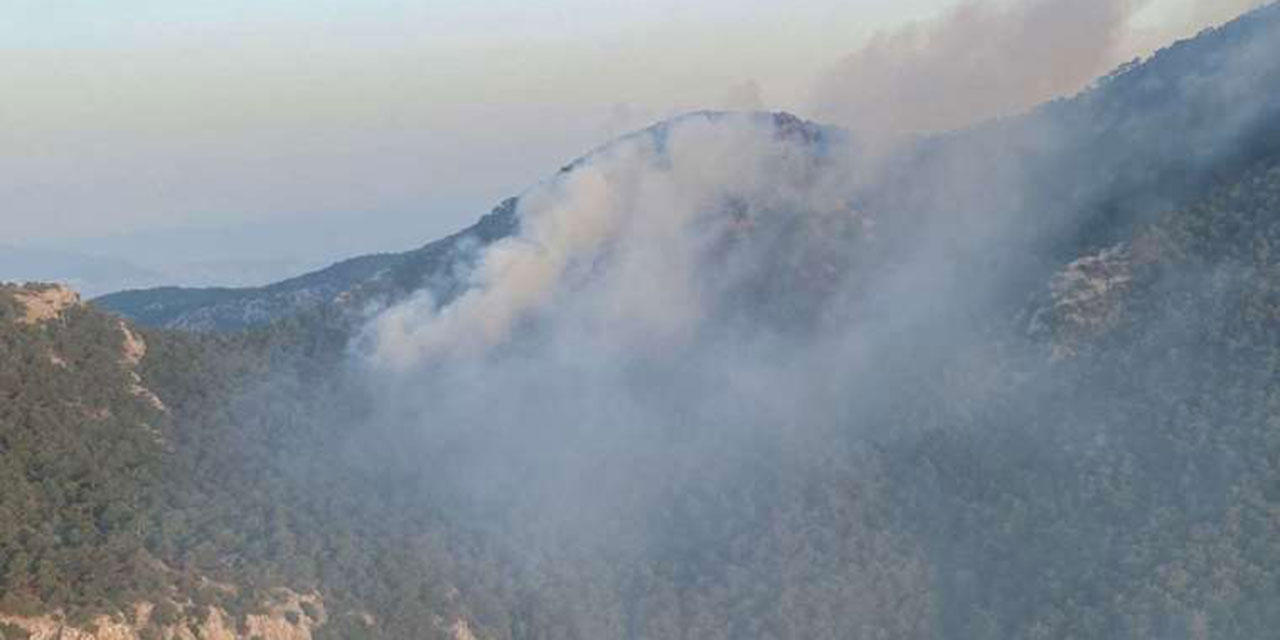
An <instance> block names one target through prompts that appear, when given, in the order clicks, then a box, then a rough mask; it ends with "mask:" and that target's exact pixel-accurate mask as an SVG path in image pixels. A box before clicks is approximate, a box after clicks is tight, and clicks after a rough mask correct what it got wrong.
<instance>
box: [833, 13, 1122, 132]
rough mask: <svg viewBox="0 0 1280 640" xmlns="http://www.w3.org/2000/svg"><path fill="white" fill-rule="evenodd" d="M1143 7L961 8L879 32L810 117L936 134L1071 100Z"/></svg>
mask: <svg viewBox="0 0 1280 640" xmlns="http://www.w3.org/2000/svg"><path fill="white" fill-rule="evenodd" d="M1144 4H1146V0H1026V1H1018V2H1014V3H1012V4H1000V3H995V2H978V1H973V0H970V1H967V2H965V3H963V4H961V5H959V6H958V7H956V8H954V9H952V10H950V11H948V12H947V13H945V14H944V15H942V16H941V17H939V18H937V19H934V20H930V21H925V22H920V23H915V24H911V25H909V26H906V27H904V28H902V29H900V30H897V31H891V32H885V33H881V34H879V35H877V36H875V37H874V38H872V40H871V41H870V42H869V43H868V44H867V45H866V46H864V47H863V48H861V49H860V50H858V51H856V52H854V53H852V54H850V55H849V56H848V57H846V58H845V59H844V60H842V61H840V62H839V63H838V64H836V65H835V66H834V67H833V68H832V69H831V70H829V71H828V72H827V73H826V74H825V75H824V76H823V77H822V80H821V81H820V82H819V84H818V86H817V88H816V91H815V96H814V99H813V101H814V106H813V110H814V113H815V115H816V116H817V117H818V118H820V119H823V120H827V121H831V122H837V123H840V124H844V125H847V126H851V127H854V128H856V129H858V130H859V131H864V132H868V133H872V132H875V133H884V132H909V131H942V130H948V129H955V128H959V127H963V126H966V125H970V124H973V123H975V122H978V121H981V120H985V119H988V118H992V117H997V116H1004V115H1011V114H1014V113H1017V112H1019V111H1022V110H1025V109H1027V108H1029V107H1031V106H1033V105H1035V104H1038V103H1040V102H1044V101H1046V100H1050V99H1052V98H1056V97H1059V96H1063V95H1069V94H1072V93H1075V92H1076V91H1078V90H1079V89H1081V88H1083V87H1084V86H1085V85H1086V84H1087V83H1088V82H1089V81H1090V80H1092V79H1093V78H1095V77H1097V76H1098V75H1100V74H1102V73H1103V72H1105V71H1106V70H1107V69H1108V68H1109V67H1110V66H1112V65H1114V64H1115V63H1116V62H1117V60H1116V58H1117V55H1118V53H1119V48H1120V47H1121V45H1122V44H1124V41H1125V36H1126V33H1127V25H1128V22H1129V19H1130V18H1131V17H1132V16H1133V15H1134V14H1135V12H1136V11H1137V10H1138V9H1140V8H1141V7H1142V6H1143V5H1144Z"/></svg>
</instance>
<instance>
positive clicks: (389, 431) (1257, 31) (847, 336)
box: [0, 5, 1280, 640]
mask: <svg viewBox="0 0 1280 640" xmlns="http://www.w3.org/2000/svg"><path fill="white" fill-rule="evenodd" d="M1277 48H1280V5H1271V6H1269V7H1266V8H1263V9H1260V10H1258V11H1256V12H1254V13H1252V14H1250V15H1248V16H1246V17H1244V18H1242V19H1240V20H1238V21H1236V22H1233V23H1231V24H1229V25H1226V26H1224V27H1222V28H1220V29H1216V30H1211V31H1207V32H1205V33H1203V34H1201V35H1200V36H1198V37H1197V38H1195V39H1193V40H1189V41H1186V42H1182V43H1178V44H1176V45H1174V46H1172V47H1170V48H1168V49H1165V50H1163V51H1161V52H1160V53H1159V54H1157V55H1156V56H1154V57H1153V58H1152V59H1151V60H1149V61H1146V62H1144V63H1142V64H1139V65H1135V66H1128V67H1125V68H1123V69H1121V70H1118V71H1117V73H1115V74H1113V75H1111V76H1108V77H1107V78H1104V79H1102V80H1100V81H1099V82H1098V83H1097V84H1096V86H1095V87H1093V88H1091V89H1090V90H1088V91H1086V92H1084V93H1082V94H1081V95H1079V96H1076V97H1074V98H1071V99H1067V100H1062V101H1058V102H1055V103H1052V104H1049V105H1045V106H1043V107H1041V108H1040V109H1037V110H1035V111H1034V112H1032V113H1030V114H1027V115H1025V116H1021V117H1018V118H1011V119H1008V120H1003V121H998V122H993V123H988V124H985V125H982V126H979V127H975V128H973V129H970V130H966V131H961V132H955V133H950V134H945V135H940V136H930V137H925V138H921V139H917V140H911V141H907V142H904V143H903V144H902V146H900V147H897V148H895V149H893V150H891V152H890V153H888V154H886V155H884V156H877V157H873V158H872V157H867V156H866V155H864V154H862V153H861V149H860V148H858V146H857V142H856V141H851V140H850V139H849V138H848V134H846V133H844V132H841V131H838V130H835V129H832V128H829V127H824V126H821V125H816V124H812V123H807V122H803V121H801V120H799V119H796V118H794V117H792V116H788V115H785V114H776V115H775V114H746V115H740V114H719V113H697V114H691V115H689V116H686V117H684V118H680V119H677V120H674V121H671V122H667V123H663V124H661V125H658V126H655V127H653V128H650V129H647V130H644V131H641V132H638V133H636V134H633V135H632V136H628V137H626V138H623V139H621V140H618V141H615V142H612V143H610V144H608V145H605V146H604V147H601V148H599V149H597V150H595V151H594V152H592V153H591V154H588V155H587V156H584V158H583V159H581V160H579V161H576V162H575V163H573V164H571V165H569V166H567V167H565V168H563V169H562V170H560V171H559V172H557V173H555V175H554V176H552V177H551V178H549V179H548V180H547V181H546V182H545V183H542V184H539V185H537V186H535V187H533V188H531V189H530V190H529V191H528V192H526V193H525V194H522V195H521V196H520V198H519V199H513V200H509V201H507V202H505V203H503V205H501V206H500V207H498V208H497V209H496V210H495V211H494V212H493V213H491V214H490V215H488V216H486V217H485V218H483V219H481V221H480V222H479V223H478V224H477V225H476V226H473V227H471V228H470V229H468V230H465V231H463V232H460V233H459V234H457V235H455V236H451V237H449V238H446V239H443V240H440V241H437V242H435V243H431V244H428V245H425V246H424V247H423V248H421V249H418V250H415V251H411V252H408V253H404V254H398V255H388V256H370V257H365V258H357V259H354V260H352V261H348V262H344V263H340V264H338V265H335V266H334V267H331V268H330V269H327V270H324V271H320V272H317V273H314V274H308V275H305V276H302V277H300V278H297V279H294V280H289V281H285V282H282V283H279V284H275V285H271V286H269V287H264V288H260V289H246V290H163V289H162V290H150V291H140V292H125V293H121V294H115V295H112V296H107V297H106V298H103V299H100V300H97V301H94V302H92V303H90V304H84V303H82V302H81V301H80V300H79V299H78V297H77V296H75V294H73V293H72V292H70V291H68V290H66V289H63V288H59V287H54V286H51V285H27V286H16V285H6V286H4V287H3V288H0V486H4V487H5V490H4V491H3V492H0V638H9V637H11V636H12V637H27V636H31V637H57V636H55V635H54V634H56V633H62V634H63V636H62V637H67V636H68V635H70V634H71V633H72V630H76V631H75V632H76V633H82V634H84V635H83V636H82V637H88V638H97V639H99V640H105V639H106V638H156V637H164V638H190V637H201V638H249V637H255V636H257V637H262V638H272V639H274V638H299V639H301V638H427V639H430V638H442V639H449V640H473V639H476V638H481V639H495V640H499V639H500V640H526V639H548V640H552V639H554V640H559V639H575V638H576V639H584V640H585V639H592V640H594V639H612V638H637V639H639V638H664V639H665V638H699V639H703V638H712V639H714V638H725V639H736V638H796V639H799V638H805V639H823V640H827V639H829V640H844V639H848V638H868V639H872V638H966V639H967V638H974V639H977V638H1010V637H1015V638H1022V637H1027V638H1147V637H1161V638H1165V637H1169V638H1258V637H1269V636H1270V635H1271V634H1272V633H1273V630H1274V629H1275V628H1276V627H1277V625H1280V607H1276V606H1275V603H1276V602H1277V601H1280V515H1278V514H1280V466H1278V465H1280V431H1278V430H1277V425H1280V396H1277V392H1276V387H1275V381H1276V379H1277V376H1280V368H1278V367H1280V321H1278V320H1280V252H1277V251H1276V247H1277V245H1278V243H1280V126H1277V125H1280V98H1278V97H1280V55H1269V54H1274V53H1277V51H1276V50H1277ZM114 314H120V315H123V316H126V317H127V318H129V319H127V320H126V319H121V318H120V317H119V315H114ZM135 320H136V322H137V324H136V325H135V324H134V323H133V322H134V321H135ZM179 328H180V329H179ZM189 329H196V331H191V330H189ZM209 330H213V331H209ZM32 634H34V635H32ZM41 634H43V635H41Z"/></svg>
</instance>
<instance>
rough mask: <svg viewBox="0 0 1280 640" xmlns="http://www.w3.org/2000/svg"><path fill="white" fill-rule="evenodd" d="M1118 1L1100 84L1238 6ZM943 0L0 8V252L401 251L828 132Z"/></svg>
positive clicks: (282, 271)
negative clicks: (567, 174) (608, 150)
mask: <svg viewBox="0 0 1280 640" xmlns="http://www.w3.org/2000/svg"><path fill="white" fill-rule="evenodd" d="M1052 1H1054V0H981V2H982V4H985V5H1001V4H1003V5H1009V4H1010V3H1013V4H1016V3H1017V2H1052ZM1103 1H1109V0H1103ZM1115 2H1120V3H1126V2H1127V3H1130V4H1135V5H1141V6H1135V8H1134V10H1133V11H1132V12H1130V13H1131V14H1132V15H1131V16H1130V15H1129V13H1126V16H1129V17H1126V24H1125V30H1124V34H1123V35H1124V40H1123V43H1122V44H1121V45H1119V46H1117V47H1115V50H1114V51H1109V52H1108V53H1107V55H1106V56H1103V57H1104V58H1114V60H1112V59H1101V60H1098V61H1090V64H1091V65H1094V66H1101V67H1102V68H1101V69H1099V72H1101V71H1105V70H1106V68H1110V66H1112V65H1114V64H1115V63H1118V62H1121V61H1123V60H1127V59H1129V58H1131V57H1133V56H1134V55H1142V54H1145V53H1147V52H1149V51H1150V50H1151V49H1152V48H1153V47H1155V46H1159V45H1161V44H1165V43H1167V42H1168V41H1169V40H1171V39H1173V38H1176V37H1183V36H1187V35H1191V34H1194V33H1195V32H1196V31H1198V30H1199V29H1201V28H1203V27H1205V26H1208V25H1210V24H1215V23H1219V22H1222V21H1224V20H1226V19H1229V18H1230V17H1232V16H1234V15H1235V14H1238V13H1240V12H1242V11H1244V10H1245V9H1247V8H1249V6H1251V5H1256V4H1258V2H1256V1H1252V0H1147V1H1145V2H1143V0H1115ZM958 4H959V2H958V1H957V0H843V1H841V0H797V1H794V2H788V3H779V2H776V1H775V0H704V1H702V2H698V3H689V2H685V1H679V0H651V1H648V2H643V3H641V2H633V1H630V0H627V1H622V0H545V1H543V2H529V1H528V0H490V1H487V2H444V1H440V0H305V1H304V0H221V1H220V2H216V3H215V2H205V1H203V0H111V1H110V2H108V1H106V0H4V2H3V3H0V86H3V87H5V92H4V96H5V98H4V100H3V101H0V203H3V204H2V206H0V246H6V245H7V246H10V247H19V248H25V249H31V248H37V249H49V250H58V251H70V252H78V253H87V254H93V255H98V256H103V257H109V258H114V259H123V260H127V261H130V262H132V263H135V264H138V265H141V266H143V267H145V268H147V269H151V270H154V271H157V272H159V273H161V274H168V275H169V276H170V277H172V278H173V279H174V280H175V281H182V282H186V281H191V280H193V279H197V280H198V279H204V280H209V281H219V280H221V281H226V282H227V283H228V284H237V283H240V281H241V280H246V279H247V280H252V279H260V280H270V279H273V278H277V277H283V276H286V275H289V274H290V273H292V272H295V271H298V270H301V269H305V268H310V267H313V266H318V265H320V264H323V263H325V262H327V261H330V260H334V259H338V258H341V257H346V256H352V255H357V254H361V253H367V252H371V251H389V250H403V249H408V248H412V247H415V246H419V245H421V244H423V243H425V242H427V241H429V240H431V239H433V238H436V237H439V236H441V235H444V234H446V233H449V232H451V231H454V230H457V229H459V228H461V227H463V226H466V225H467V224H469V223H470V222H471V221H472V220H474V219H475V218H477V217H478V216H479V215H481V214H483V213H484V212H486V211H487V210H488V209H489V208H491V207H492V206H494V205H495V204H496V203H497V202H499V201H500V200H501V199H503V198H505V197H507V196H510V195H514V194H516V193H519V192H520V191H522V190H523V189H525V188H527V187H529V186H530V185H533V184H534V183H536V182H537V181H538V180H539V179H541V178H543V177H545V176H547V175H549V174H551V173H553V172H554V170H555V169H556V168H557V167H559V166H561V165H563V164H564V163H566V162H568V161H569V160H572V159H573V158H575V157H577V156H578V155H580V154H582V153H583V152H584V151H587V150H589V149H591V148H593V147H595V146H597V145H599V144H601V143H603V142H605V141H607V140H608V139H609V138H611V137H613V136H616V135H618V134H620V133H623V132H626V131H628V130H631V129H634V128H638V127H641V126H644V125H646V124H649V123H650V122H652V121H654V120H657V119H661V118H664V117H669V116H671V115H675V114H678V113H680V112H683V111H688V110H694V109H703V108H714V109H720V108H736V109H750V108H767V109H785V110H789V111H792V112H795V113H797V114H799V115H801V116H809V117H818V116H829V117H827V118H825V119H833V120H837V121H838V120H839V117H838V114H837V115H833V114H831V113H825V112H824V111H823V109H821V108H819V107H820V105H816V104H815V102H814V93H815V92H814V87H815V83H817V82H819V79H821V78H823V77H832V76H831V75H830V74H831V70H832V69H833V68H838V66H839V64H840V63H841V61H842V60H846V59H847V58H848V57H849V56H850V55H851V54H854V53H856V52H858V51H860V50H861V49H862V48H863V47H866V46H867V43H868V42H871V41H872V40H873V39H874V37H875V36H876V35H877V34H884V33H893V32H895V30H901V29H903V28H904V26H906V25H912V24H927V23H929V21H931V20H934V21H937V20H942V18H940V16H941V17H943V18H945V16H947V15H951V14H949V13H948V12H955V11H956V7H957V5H958ZM855 57H856V56H855ZM1088 72H1089V73H1093V71H1092V68H1091V67H1090V68H1089V69H1088ZM824 74H826V75H824ZM850 77H853V78H858V77H861V76H857V75H854V76H850ZM842 124H845V123H842ZM947 124H951V123H950V122H948V123H947ZM195 274H199V275H195ZM3 277H4V274H0V279H3Z"/></svg>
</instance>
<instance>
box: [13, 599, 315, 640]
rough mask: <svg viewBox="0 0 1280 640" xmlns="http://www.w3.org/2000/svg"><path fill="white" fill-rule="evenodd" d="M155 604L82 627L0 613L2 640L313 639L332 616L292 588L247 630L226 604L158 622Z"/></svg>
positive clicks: (248, 621)
mask: <svg viewBox="0 0 1280 640" xmlns="http://www.w3.org/2000/svg"><path fill="white" fill-rule="evenodd" d="M154 610H155V607H154V606H153V605H152V603H149V602H140V603H138V604H137V605H136V606H135V607H134V611H133V615H132V616H129V619H126V616H123V615H118V616H115V617H108V616H99V617H98V618H96V619H94V620H93V621H92V622H91V623H89V624H87V625H84V627H82V628H81V627H74V626H71V625H69V624H67V623H66V622H64V621H62V619H61V616H55V615H45V616H39V617H22V616H10V615H4V614H0V640H143V639H144V638H146V639H150V638H159V639H162V640H247V639H250V638H253V639H255V640H311V638H312V632H313V631H314V630H315V629H316V628H317V627H319V626H320V625H322V624H324V622H325V620H326V613H325V608H324V602H323V600H322V599H321V598H320V596H319V594H314V593H312V594H298V593H295V592H293V591H289V590H280V591H278V592H277V593H276V594H275V597H274V602H273V603H271V604H270V605H268V607H267V613H265V614H259V615H249V616H246V617H245V619H244V621H243V624H241V625H239V628H240V629H243V630H244V634H243V635H241V634H240V633H238V632H237V625H236V624H235V623H234V622H233V620H232V618H231V616H230V615H228V614H227V612H226V611H223V610H222V609H218V608H211V609H209V610H208V611H207V615H205V616H204V617H203V619H201V620H191V619H182V620H177V621H175V622H174V623H173V624H170V625H156V624H153V617H152V613H153V612H154ZM312 615H314V616H315V617H314V618H313V617H312Z"/></svg>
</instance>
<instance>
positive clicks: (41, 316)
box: [11, 284, 81, 324]
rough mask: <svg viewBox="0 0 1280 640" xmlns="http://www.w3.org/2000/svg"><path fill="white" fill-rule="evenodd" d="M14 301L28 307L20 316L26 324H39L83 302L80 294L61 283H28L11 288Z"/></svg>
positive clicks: (20, 320) (19, 319)
mask: <svg viewBox="0 0 1280 640" xmlns="http://www.w3.org/2000/svg"><path fill="white" fill-rule="evenodd" d="M11 293H12V296H13V299H14V301H16V302H17V303H18V304H21V305H22V306H24V307H25V308H26V310H25V312H24V314H23V315H22V316H20V317H19V318H18V321H19V322H22V323H25V324H39V323H41V322H46V321H48V320H52V319H54V318H57V317H58V316H60V315H62V312H63V311H66V310H67V309H70V308H71V307H74V306H77V305H79V304H81V302H80V294H78V293H76V292H75V291H72V290H71V289H68V288H66V287H64V286H61V285H54V284H49V285H44V284H28V285H23V286H20V287H14V288H13V289H12V290H11Z"/></svg>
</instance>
